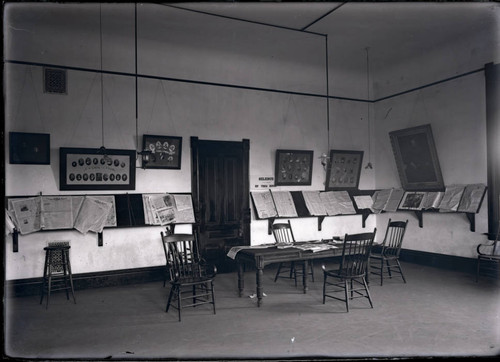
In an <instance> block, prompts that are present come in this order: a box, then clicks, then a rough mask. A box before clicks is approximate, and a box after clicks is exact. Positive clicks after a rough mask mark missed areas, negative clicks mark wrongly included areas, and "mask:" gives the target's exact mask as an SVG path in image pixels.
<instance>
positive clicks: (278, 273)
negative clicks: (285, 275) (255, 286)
mask: <svg viewBox="0 0 500 362" xmlns="http://www.w3.org/2000/svg"><path fill="white" fill-rule="evenodd" d="M282 266H283V263H280V264H279V265H278V271H277V272H276V276H275V277H274V282H276V281H277V280H278V277H279V275H280V272H281V267H282Z"/></svg>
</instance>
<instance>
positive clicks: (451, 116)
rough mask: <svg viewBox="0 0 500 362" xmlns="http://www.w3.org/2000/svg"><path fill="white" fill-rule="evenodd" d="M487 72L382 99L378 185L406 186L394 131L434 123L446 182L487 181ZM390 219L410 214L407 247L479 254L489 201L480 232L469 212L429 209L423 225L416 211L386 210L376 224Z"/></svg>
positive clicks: (378, 116) (480, 220)
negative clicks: (471, 225) (398, 164)
mask: <svg viewBox="0 0 500 362" xmlns="http://www.w3.org/2000/svg"><path fill="white" fill-rule="evenodd" d="M484 102H485V90H484V74H483V73H476V74H474V75H470V76H467V77H463V78H459V79H456V80H454V81H450V82H447V83H443V84H440V85H436V86H433V87H429V88H426V89H422V90H420V91H417V92H412V93H408V94H406V95H403V96H399V97H395V98H391V99H388V100H385V101H381V102H378V103H377V104H376V106H375V110H376V111H375V113H376V122H377V124H376V139H377V143H376V151H375V153H376V157H375V179H376V188H390V187H401V183H400V180H399V176H398V172H397V168H396V162H395V159H394V155H393V152H392V147H391V143H390V138H389V132H391V131H394V130H399V129H404V128H409V127H413V126H417V125H422V124H430V125H431V127H432V132H433V136H434V142H435V145H436V151H437V154H438V158H439V163H440V166H441V172H442V175H443V180H444V184H445V185H453V184H473V183H483V184H487V167H486V120H485V119H486V118H485V117H486V115H485V108H484ZM388 218H392V219H393V220H394V219H398V220H399V219H408V220H409V230H408V232H407V234H406V237H405V242H404V243H405V244H404V247H405V248H407V249H412V250H420V251H428V252H433V253H438V254H447V255H457V256H463V257H475V255H476V246H477V244H479V243H481V242H485V241H486V237H485V236H484V235H482V233H485V232H487V230H488V216H487V200H486V197H485V200H484V202H483V205H482V207H481V209H480V212H479V214H477V215H476V232H471V231H470V230H469V221H468V219H467V218H466V216H465V215H464V214H453V213H430V214H429V213H426V214H424V220H423V228H419V227H418V220H417V218H416V216H415V215H414V214H413V213H402V212H398V213H397V214H393V213H391V214H381V215H379V216H378V217H377V226H378V227H379V228H384V227H385V225H386V224H387V220H388Z"/></svg>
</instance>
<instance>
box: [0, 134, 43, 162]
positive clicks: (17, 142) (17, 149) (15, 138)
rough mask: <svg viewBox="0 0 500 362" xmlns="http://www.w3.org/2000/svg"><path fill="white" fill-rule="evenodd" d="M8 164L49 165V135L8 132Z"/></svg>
mask: <svg viewBox="0 0 500 362" xmlns="http://www.w3.org/2000/svg"><path fill="white" fill-rule="evenodd" d="M9 162H10V163H11V164H25V165H50V134H48V133H24V132H9Z"/></svg>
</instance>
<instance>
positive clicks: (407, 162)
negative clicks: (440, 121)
mask: <svg viewBox="0 0 500 362" xmlns="http://www.w3.org/2000/svg"><path fill="white" fill-rule="evenodd" d="M389 136H390V139H391V145H392V150H393V152H394V157H395V159H396V166H397V169H398V173H399V178H400V180H401V186H402V187H403V189H405V190H409V191H418V190H420V191H443V190H444V183H443V177H442V175H441V168H440V166H439V159H438V157H437V152H436V147H435V145H434V138H433V137H432V129H431V125H430V124H425V125H422V126H417V127H411V128H406V129H402V130H398V131H392V132H390V133H389Z"/></svg>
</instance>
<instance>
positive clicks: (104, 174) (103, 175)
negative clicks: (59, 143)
mask: <svg viewBox="0 0 500 362" xmlns="http://www.w3.org/2000/svg"><path fill="white" fill-rule="evenodd" d="M59 159H60V165H59V189H60V190H134V189H135V159H136V151H135V150H113V149H105V150H104V151H103V150H101V149H96V148H64V147H61V148H60V149H59Z"/></svg>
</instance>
